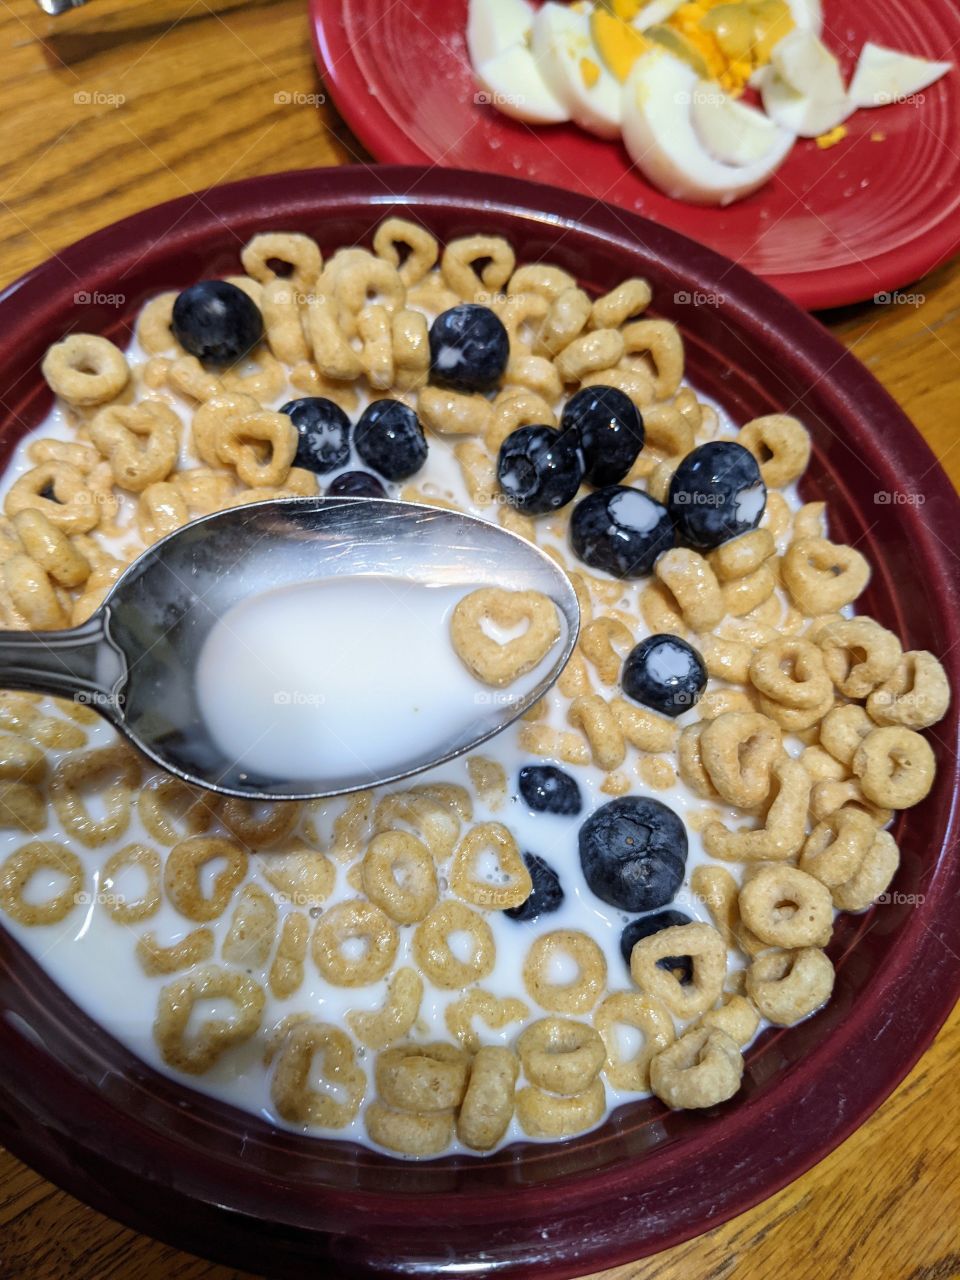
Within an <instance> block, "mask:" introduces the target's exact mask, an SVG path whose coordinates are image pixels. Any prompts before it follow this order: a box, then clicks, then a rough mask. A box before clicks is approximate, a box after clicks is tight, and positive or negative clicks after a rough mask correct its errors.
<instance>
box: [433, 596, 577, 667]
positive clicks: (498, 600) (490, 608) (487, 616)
mask: <svg viewBox="0 0 960 1280" xmlns="http://www.w3.org/2000/svg"><path fill="white" fill-rule="evenodd" d="M524 622H526V624H527V628H526V630H525V631H524V632H523V633H522V635H519V636H515V637H514V638H513V639H511V640H506V641H504V642H503V643H501V642H500V641H499V640H496V639H494V637H493V636H491V635H488V633H487V631H486V630H484V623H486V624H487V625H491V624H492V625H493V626H494V627H502V628H504V629H505V630H508V629H510V628H513V627H517V626H520V625H521V624H522V623H524ZM450 637H451V640H452V642H453V647H454V649H455V650H456V652H457V655H458V657H459V658H460V660H461V662H462V663H463V664H464V666H465V667H466V668H467V670H468V671H470V672H471V673H472V674H473V675H474V676H476V678H477V679H478V680H481V681H482V682H483V683H484V684H489V685H494V686H496V687H497V688H501V687H502V686H503V685H507V684H513V682H514V681H515V680H519V678H520V677H521V676H522V675H525V674H526V673H527V672H528V671H532V670H533V668H534V667H535V666H536V665H537V664H538V663H539V662H542V661H543V659H544V658H545V657H546V656H547V654H548V653H549V652H550V650H551V649H552V648H553V646H554V645H555V644H556V643H557V641H558V640H559V639H560V620H559V618H558V616H557V607H556V605H555V604H554V603H553V601H552V600H551V599H550V598H549V597H548V596H545V595H542V594H541V593H540V592H539V591H505V590H503V588H502V587H481V588H479V590H477V591H471V592H470V594H469V595H466V596H464V597H463V599H462V600H460V601H459V602H458V603H457V606H456V608H455V609H454V611H453V615H452V617H451V619H450Z"/></svg>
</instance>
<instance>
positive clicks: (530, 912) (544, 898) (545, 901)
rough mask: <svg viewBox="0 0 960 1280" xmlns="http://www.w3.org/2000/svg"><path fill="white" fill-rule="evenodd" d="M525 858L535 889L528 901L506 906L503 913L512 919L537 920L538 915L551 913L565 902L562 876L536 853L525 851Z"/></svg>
mask: <svg viewBox="0 0 960 1280" xmlns="http://www.w3.org/2000/svg"><path fill="white" fill-rule="evenodd" d="M523 860H524V862H525V863H526V867H527V870H528V871H529V872H530V879H531V880H532V881H533V889H532V890H531V891H530V897H529V898H528V899H527V900H526V902H521V904H520V906H519V907H507V908H505V910H504V913H503V914H504V915H505V916H509V917H510V919H511V920H536V919H537V918H538V916H545V915H549V914H550V912H551V911H556V910H558V909H559V907H560V905H561V904H562V902H563V889H562V888H561V887H560V877H559V876H558V875H557V873H556V872H555V871H554V869H553V867H551V866H550V864H549V863H547V862H544V860H543V859H542V858H540V857H538V856H537V855H536V854H535V853H525V854H524V855H523Z"/></svg>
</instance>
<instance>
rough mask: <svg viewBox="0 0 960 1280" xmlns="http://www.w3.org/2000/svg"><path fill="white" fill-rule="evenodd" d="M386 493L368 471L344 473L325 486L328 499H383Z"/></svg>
mask: <svg viewBox="0 0 960 1280" xmlns="http://www.w3.org/2000/svg"><path fill="white" fill-rule="evenodd" d="M386 496H387V491H386V489H385V488H384V487H383V485H382V484H381V483H380V481H379V480H378V479H377V477H376V476H372V475H371V474H370V472H369V471H344V472H343V474H342V475H339V476H337V478H336V480H331V481H330V484H329V485H328V486H327V497H328V498H385V497H386Z"/></svg>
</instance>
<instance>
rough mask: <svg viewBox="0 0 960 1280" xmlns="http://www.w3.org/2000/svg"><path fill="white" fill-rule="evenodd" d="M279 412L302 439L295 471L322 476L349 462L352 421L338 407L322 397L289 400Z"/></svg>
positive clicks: (295, 459) (299, 441)
mask: <svg viewBox="0 0 960 1280" xmlns="http://www.w3.org/2000/svg"><path fill="white" fill-rule="evenodd" d="M280 412H281V413H285V414H286V415H287V417H288V418H289V419H290V421H291V422H292V423H293V425H294V426H295V427H296V428H297V434H298V435H299V436H300V439H299V440H298V441H297V452H296V455H295V457H294V459H293V465H294V466H295V467H304V468H305V469H306V470H307V471H315V472H316V473H317V474H318V475H323V474H324V473H325V472H327V471H336V469H337V467H342V466H343V464H344V463H345V462H349V461H350V419H349V418H348V417H347V415H346V414H345V413H344V412H343V410H342V409H341V408H340V406H339V405H338V404H334V403H333V401H332V400H325V399H324V398H323V396H304V398H303V399H302V400H289V401H288V402H287V403H286V404H285V405H283V406H282V408H281V409H280Z"/></svg>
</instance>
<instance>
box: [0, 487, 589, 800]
mask: <svg viewBox="0 0 960 1280" xmlns="http://www.w3.org/2000/svg"><path fill="white" fill-rule="evenodd" d="M373 576H377V577H391V578H398V579H402V580H403V581H404V582H409V583H417V584H422V585H425V586H438V587H447V588H457V587H463V588H464V589H465V591H469V590H473V589H476V588H478V587H481V586H492V587H501V588H504V589H507V590H511V591H537V592H540V593H541V594H542V595H545V596H548V597H549V598H550V599H551V600H552V601H553V602H554V604H555V605H556V607H557V609H558V610H559V612H560V615H561V617H562V619H563V629H562V634H561V639H560V641H559V642H558V643H557V644H556V645H555V646H554V650H555V652H552V653H551V654H550V655H549V659H550V665H549V669H547V670H545V671H542V670H541V668H537V670H536V672H535V673H534V675H535V677H536V679H535V683H533V684H532V685H531V686H530V687H525V688H524V689H523V691H522V692H521V693H519V694H518V695H517V696H516V697H511V698H510V699H506V698H502V697H493V696H491V697H486V698H482V697H478V698H477V699H476V700H475V706H474V708H473V710H472V712H471V713H470V715H469V716H467V717H466V718H465V722H464V724H463V726H462V729H461V730H459V732H458V733H457V734H456V736H455V737H454V738H453V739H451V738H450V737H449V736H448V737H447V738H446V739H445V740H444V741H442V742H437V743H436V744H435V745H434V746H433V747H431V748H430V749H429V750H425V749H424V748H423V746H422V743H421V745H419V746H418V745H416V743H415V742H414V743H409V744H404V743H400V744H399V745H398V749H397V751H398V758H397V760H396V761H395V762H392V763H391V764H390V765H389V766H385V767H383V768H380V769H376V770H371V769H369V768H367V767H365V766H364V765H363V764H362V762H361V761H359V760H356V759H354V758H351V757H350V755H349V753H345V755H344V758H343V760H342V761H341V762H340V763H339V764H338V766H337V767H336V768H335V769H332V770H329V771H327V772H326V773H324V774H318V776H316V777H308V778H304V777H297V778H286V777H282V776H272V775H270V774H268V773H265V772H264V771H262V770H259V771H256V772H254V771H252V770H250V769H247V768H244V766H243V765H242V764H241V763H239V762H238V761H237V760H236V759H234V758H232V757H231V756H230V754H229V753H228V752H226V751H224V750H223V748H222V747H221V745H219V744H218V742H217V741H216V740H215V739H214V737H213V736H212V735H211V733H210V730H209V729H208V727H207V723H206V721H205V719H204V716H203V715H202V713H201V710H200V707H199V705H198V698H197V684H196V673H197V664H198V661H199V658H200V654H201V652H202V650H203V647H204V644H205V642H206V640H207V638H208V636H209V635H210V632H211V630H212V629H213V628H214V626H215V625H216V623H217V622H218V621H219V620H220V619H221V618H223V616H224V615H225V614H226V613H227V612H228V611H229V610H230V609H232V608H233V607H234V606H235V605H238V604H239V603H241V602H242V601H244V600H247V599H250V598H253V597H256V596H258V595H262V594H264V593H266V592H273V591H276V590H277V589H278V588H284V587H295V586H299V585H301V584H306V583H318V582H322V581H324V580H329V579H333V578H343V577H353V578H361V577H373ZM579 623H580V609H579V605H578V603H577V597H576V594H575V592H574V590H573V587H572V585H571V583H570V580H569V578H568V577H567V575H566V574H565V573H564V572H563V570H562V569H561V568H560V567H559V566H558V565H557V564H556V563H555V562H554V561H553V560H552V559H551V558H550V557H549V556H548V555H546V554H544V552H542V551H540V550H539V549H538V548H537V547H535V546H533V545H532V544H531V543H529V542H527V541H526V540H525V539H523V538H521V537H519V536H518V535H516V534H513V533H509V532H507V530H505V529H501V528H500V527H499V526H498V525H493V524H490V523H488V522H487V521H485V520H481V519H479V518H477V517H476V516H468V515H463V514H461V513H460V512H456V511H449V510H445V509H442V508H438V507H432V506H425V505H420V504H416V503H408V502H397V501H393V500H390V499H380V498H372V499H371V498H284V499H279V500H272V501H267V502H257V503H252V504H250V505H247V506H243V507H234V508H230V509H228V510H226V511H220V512H216V513H214V514H213V515H209V516H203V517H201V518H200V519H198V520H194V521H192V522H191V523H190V524H187V525H184V526H183V528H181V529H178V530H176V531H175V532H174V533H171V534H169V535H168V536H167V537H165V538H162V539H161V540H160V541H158V542H156V543H155V544H154V545H153V546H152V547H150V548H149V549H148V550H147V551H145V552H144V553H143V554H142V555H141V556H140V557H139V558H138V559H137V560H135V561H134V562H133V564H131V565H130V566H129V568H128V569H127V570H126V571H125V572H124V573H123V574H122V576H121V577H120V578H119V579H118V580H117V582H116V583H115V584H114V586H113V588H112V589H111V591H110V593H109V595H108V596H107V597H106V599H105V600H104V602H103V604H102V605H101V606H100V608H99V609H98V610H97V611H96V613H94V614H93V615H92V616H91V617H90V618H89V619H88V620H87V621H86V622H85V623H83V625H82V626H80V627H76V628H74V629H72V630H70V631H54V632H6V633H0V685H3V686H4V687H7V688H12V689H28V690H30V691H32V692H43V693H54V694H59V695H61V696H64V695H65V696H68V697H73V698H75V699H76V700H77V701H82V702H85V703H87V704H88V705H90V706H91V707H93V708H94V709H96V710H97V711H99V712H100V713H101V714H102V715H103V716H104V717H105V718H106V719H107V720H109V721H110V723H111V724H113V725H114V726H115V727H116V728H117V729H118V730H120V732H121V733H123V734H124V735H125V736H126V737H127V738H129V740H130V741H131V742H132V743H133V744H134V746H136V747H137V748H138V749H139V750H140V751H142V752H143V753H144V754H145V755H147V756H149V757H150V758H151V759H153V760H155V761H156V762H157V764H159V765H161V766H162V767H163V768H164V769H166V770H168V771H169V772H170V773H173V774H176V775H177V776H178V777H180V778H183V779H184V780H185V781H186V782H190V783H193V784H195V785H197V786H201V787H205V788H207V789H208V790H211V791H219V792H223V793H225V794H227V795H233V796H241V797H243V798H246V799H249V800H277V799H288V800H303V799H313V798H316V797H322V796H335V795H342V794H345V793H347V792H350V791H357V790H360V789H363V788H366V787H371V786H375V785H378V784H381V783H388V782H395V781H397V780H399V779H401V778H405V777H408V776H410V775H411V774H414V773H420V772H421V771H423V770H424V769H429V768H431V767H432V766H433V765H436V764H440V763H442V762H443V761H445V760H450V759H453V758H454V757H456V756H459V755H462V754H464V753H465V752H467V751H470V750H472V749H473V748H474V747H476V746H477V745H478V744H479V743H481V742H483V741H484V740H485V739H487V738H490V737H492V736H493V735H494V734H496V733H499V732H500V730H501V729H503V728H505V727H506V726H507V725H508V724H510V723H511V722H512V721H514V720H516V719H517V718H518V717H519V716H521V715H522V714H523V713H524V711H526V710H527V709H528V708H529V707H531V706H532V705H533V703H535V702H536V701H537V700H538V699H539V698H541V697H542V696H543V694H544V693H545V692H546V691H547V689H549V688H550V686H551V685H552V684H553V683H554V681H555V680H556V679H557V677H558V676H559V675H560V672H561V671H562V670H563V668H564V665H565V664H566V662H567V660H568V659H569V657H570V654H571V653H572V651H573V646H574V645H575V643H576V640H577V633H578V630H579ZM400 660H401V661H402V655H400ZM545 661H546V660H545ZM398 674H399V675H401V676H402V672H400V673H398ZM356 678H357V679H362V678H363V675H362V672H359V671H358V672H357V675H356ZM239 692H240V694H241V695H242V690H241V691H239ZM317 714H318V715H322V714H323V710H322V707H320V708H318V709H317Z"/></svg>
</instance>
